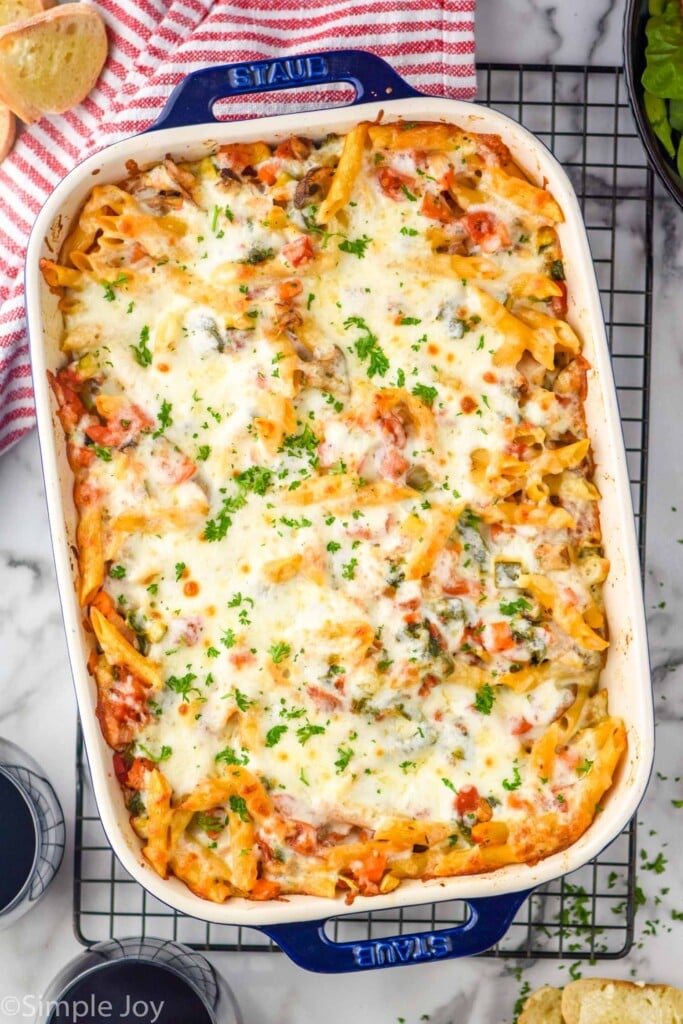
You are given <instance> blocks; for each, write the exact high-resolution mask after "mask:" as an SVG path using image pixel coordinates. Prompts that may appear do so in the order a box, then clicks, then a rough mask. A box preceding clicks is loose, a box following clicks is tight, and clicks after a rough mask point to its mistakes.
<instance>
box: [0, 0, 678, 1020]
mask: <svg viewBox="0 0 683 1024" xmlns="http://www.w3.org/2000/svg"><path fill="white" fill-rule="evenodd" d="M621 18H622V4H621V3H620V2H619V0H576V2H575V3H573V4H565V5H564V7H563V6H562V5H559V6H558V5H556V4H555V3H554V0H504V2H503V0H498V2H493V0H480V2H479V10H478V12H477V19H478V20H477V50H478V58H479V59H480V60H484V61H489V60H493V61H514V62H538V63H548V62H558V63H585V62H590V63H593V64H609V65H615V64H620V63H621ZM1 201H2V200H1V198H0V202H1ZM654 251H655V296H654V307H653V308H654V332H653V358H652V396H653V400H652V407H651V426H650V466H649V498H648V531H647V573H646V586H647V593H646V607H647V610H648V619H649V630H650V643H651V652H652V663H653V667H654V689H655V707H656V713H657V720H658V721H657V755H656V764H655V769H656V773H657V774H656V775H655V776H653V781H652V783H651V785H650V789H649V792H648V795H647V797H646V799H645V801H644V803H643V805H642V807H641V810H640V813H639V821H640V822H641V823H642V824H641V828H640V830H639V848H642V849H643V850H645V851H647V858H650V859H651V858H652V857H653V856H656V854H657V853H658V852H659V851H662V853H663V855H664V858H666V859H667V860H668V863H667V865H666V869H665V871H664V873H662V874H657V873H656V872H653V871H644V870H643V871H639V878H638V884H639V885H640V886H641V888H642V890H643V894H644V897H645V898H646V903H645V905H644V906H643V907H641V908H640V910H639V913H638V915H637V918H636V942H635V944H634V946H633V949H632V951H631V952H630V954H629V955H628V956H627V957H626V958H624V959H620V960H615V961H600V962H598V963H597V964H595V965H590V964H589V963H587V962H582V963H581V965H580V970H581V972H582V973H583V975H584V976H590V975H594V976H610V977H615V978H617V977H618V978H629V977H633V976H635V977H637V978H641V979H645V980H652V981H659V982H668V983H672V984H683V967H681V952H680V951H681V948H682V946H681V940H682V939H683V923H682V922H681V921H680V920H675V919H673V918H672V911H674V912H680V911H683V861H682V860H681V858H680V857H677V856H676V854H677V852H678V851H677V844H676V840H677V838H678V837H679V836H680V835H681V834H682V830H683V809H676V808H675V807H674V806H673V804H672V800H674V799H676V800H680V799H681V798H683V783H681V781H680V779H681V777H682V776H683V746H682V745H681V743H680V739H679V740H678V742H677V741H676V732H677V731H679V730H680V725H681V719H682V718H683V643H682V642H681V639H680V633H679V632H678V630H677V628H676V627H677V626H678V627H679V628H680V626H681V624H682V622H683V583H682V582H681V581H682V580H683V446H681V445H680V444H678V443H676V442H677V439H680V437H681V399H680V395H681V393H683V342H682V341H681V332H680V326H679V325H680V323H681V321H682V320H683V298H682V295H683V289H682V287H681V285H682V284H683V216H681V213H680V212H679V211H678V210H677V209H676V208H675V206H674V204H673V203H672V202H671V201H669V200H667V199H665V198H664V197H663V193H661V192H658V198H657V201H656V210H655V245H654ZM0 509H1V512H0V580H1V582H0V649H1V650H2V652H3V657H2V661H1V663H0V734H2V735H4V736H7V737H9V738H11V739H13V740H15V741H16V742H18V743H20V744H22V745H23V746H24V747H25V748H26V749H27V750H29V751H30V752H31V753H32V754H33V755H34V756H35V757H37V758H38V759H39V760H40V761H41V762H42V763H43V765H44V767H45V768H46V770H47V772H48V774H49V776H50V777H51V779H52V780H53V782H54V785H55V788H56V789H57V791H58V793H59V796H60V798H61V800H62V802H63V805H64V809H65V812H66V816H67V821H68V822H69V823H70V825H72V823H73V819H74V742H75V741H74V737H75V721H76V713H75V706H74V698H73V693H72V688H71V681H70V672H69V666H68V662H67V654H66V647H65V641H64V635H63V630H62V622H61V615H60V609H59V602H58V597H57V589H56V584H55V578H54V571H53V565H52V555H51V549H50V540H49V535H48V527H47V516H46V511H45V503H44V493H43V484H42V479H41V472H40V463H39V457H38V445H37V440H36V437H35V435H32V436H29V437H28V438H26V439H24V440H23V441H22V442H21V443H20V444H19V445H17V446H16V447H15V448H14V449H13V450H12V451H11V452H10V453H8V454H7V455H5V456H4V457H3V458H2V459H0ZM676 780H678V781H676ZM2 827H4V823H2V822H0V828H2ZM69 832H70V845H69V848H68V849H67V853H66V857H65V861H64V864H63V867H62V870H61V871H60V873H59V875H58V878H57V880H56V881H55V883H54V884H53V886H52V888H51V890H50V891H49V893H48V894H47V896H46V898H45V899H44V901H43V902H42V903H41V904H40V906H39V907H38V908H37V909H36V910H35V911H33V912H32V913H31V914H30V915H28V916H27V917H26V918H24V919H23V920H22V921H20V922H19V923H18V924H17V925H15V926H14V927H13V928H11V929H10V930H9V931H6V932H3V933H1V934H0V1024H10V1022H11V1021H12V1020H21V1019H28V1018H27V1017H23V1018H22V1017H21V1016H10V1015H9V1014H7V1013H4V1014H3V1010H2V1005H3V1004H2V998H3V997H4V996H7V995H14V996H16V997H18V998H21V997H23V996H26V995H35V996H36V997H37V996H38V995H39V994H40V993H41V992H42V991H43V990H44V988H45V986H46V984H47V983H48V981H49V980H50V978H51V977H52V975H53V974H54V973H55V972H56V971H57V970H58V968H59V967H61V966H62V964H63V963H64V962H65V961H66V960H67V959H68V958H70V957H71V956H73V955H75V954H76V953H77V952H78V951H79V950H80V948H81V947H80V946H79V945H78V943H77V941H76V939H75V938H74V934H73V930H72V921H71V914H72V883H73V877H72V874H73V850H72V842H73V836H72V832H73V829H72V827H70V829H69ZM647 858H643V862H645V861H646V860H647ZM639 859H640V858H639ZM212 959H213V961H214V963H215V964H216V965H217V966H218V968H219V969H220V970H221V971H222V972H223V973H224V975H225V977H226V978H227V980H228V982H229V983H230V984H231V985H232V987H233V989H234V991H235V993H236V996H237V999H238V1001H239V1003H240V1004H241V1006H242V1009H243V1012H244V1016H245V1020H246V1021H247V1022H248V1024H265V1022H266V1021H268V1022H278V1024H313V1022H316V1024H317V1022H318V1021H319V1019H320V1016H321V1010H322V1012H323V1013H324V1016H325V1019H326V1021H327V1022H328V1024H342V1022H344V1024H346V1022H348V1021H349V1020H354V1021H357V1022H358V1024H365V1022H367V1024H396V1022H398V1021H400V1020H401V1019H403V1020H405V1022H406V1024H417V1022H418V1021H420V1020H425V1019H427V1018H426V1016H425V1015H429V1020H430V1021H431V1024H449V1022H453V1024H455V1022H456V1021H458V1022H464V1021H472V1022H481V1024H498V1022H500V1024H502V1022H506V1021H507V1022H509V1021H511V1020H512V1017H513V1006H514V1002H515V999H516V998H517V996H518V994H519V991H520V985H521V984H522V983H524V982H528V984H529V985H530V986H531V987H532V988H535V987H537V986H538V985H540V984H544V983H548V984H562V983H563V982H564V981H565V980H566V979H567V976H568V971H569V968H570V966H571V962H570V961H552V960H545V961H543V960H539V961H536V962H535V963H532V964H530V965H528V966H525V969H524V971H523V974H522V977H521V981H520V978H519V977H516V976H515V972H514V964H513V963H512V962H510V963H507V964H506V963H505V962H503V961H500V960H490V959H486V960H483V959H476V960H473V959H469V960H461V961H449V962H445V963H431V964H425V965H422V966H420V967H400V968H394V969H393V970H391V971H390V972H387V971H379V972H368V973H365V974H358V975H351V976H346V977H344V976H338V977H334V976H321V975H313V974H308V973H306V972H304V971H302V970H300V969H298V968H297V967H295V966H294V965H292V964H291V963H290V962H288V961H287V960H286V958H285V957H283V956H279V955H272V956H271V955H257V954H220V955H212ZM323 1007H324V1009H322V1008H323Z"/></svg>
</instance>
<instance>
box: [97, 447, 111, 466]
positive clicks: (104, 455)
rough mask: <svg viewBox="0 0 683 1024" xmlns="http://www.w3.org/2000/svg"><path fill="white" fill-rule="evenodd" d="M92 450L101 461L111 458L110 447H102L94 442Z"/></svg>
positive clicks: (108, 460) (107, 460)
mask: <svg viewBox="0 0 683 1024" xmlns="http://www.w3.org/2000/svg"><path fill="white" fill-rule="evenodd" d="M93 451H94V452H95V455H96V456H97V458H98V459H102V462H111V460H112V458H113V456H112V453H111V448H103V447H102V446H101V445H99V444H95V445H93Z"/></svg>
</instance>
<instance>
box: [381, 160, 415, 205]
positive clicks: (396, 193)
mask: <svg viewBox="0 0 683 1024" xmlns="http://www.w3.org/2000/svg"><path fill="white" fill-rule="evenodd" d="M377 182H378V184H379V187H380V188H381V190H382V192H384V195H385V196H388V197H389V199H393V200H394V202H395V203H397V202H400V201H401V200H403V199H407V198H408V197H407V195H406V192H405V190H407V191H408V192H410V194H411V195H412V194H413V189H414V188H415V181H414V180H413V178H408V177H406V175H405V174H398V173H397V172H396V171H392V170H391V168H390V167H382V168H381V170H380V171H379V173H378V174H377Z"/></svg>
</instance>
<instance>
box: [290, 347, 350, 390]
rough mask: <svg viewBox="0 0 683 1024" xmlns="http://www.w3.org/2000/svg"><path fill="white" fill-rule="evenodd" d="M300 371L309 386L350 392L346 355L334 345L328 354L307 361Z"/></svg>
mask: <svg viewBox="0 0 683 1024" xmlns="http://www.w3.org/2000/svg"><path fill="white" fill-rule="evenodd" d="M309 359H310V353H309ZM302 371H303V375H304V378H305V380H306V383H307V384H308V386H309V387H311V388H320V389H321V390H323V391H331V392H333V393H335V394H342V395H348V394H349V392H350V386H349V376H348V370H347V368H346V357H345V355H344V353H343V352H342V350H341V349H340V348H337V346H336V345H335V346H334V347H333V349H332V352H331V353H330V354H329V355H326V356H322V357H320V358H314V359H313V360H312V361H310V362H307V363H306V365H305V366H304V367H303V368H302Z"/></svg>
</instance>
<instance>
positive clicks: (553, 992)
mask: <svg viewBox="0 0 683 1024" xmlns="http://www.w3.org/2000/svg"><path fill="white" fill-rule="evenodd" d="M561 1004H562V989H561V988H551V987H550V985H544V986H543V988H539V989H537V990H536V991H535V992H532V993H531V995H530V996H529V998H528V999H527V1001H526V1002H525V1004H524V1007H523V1009H522V1012H521V1013H520V1015H519V1018H518V1022H517V1024H563V1021H562V1010H561Z"/></svg>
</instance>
